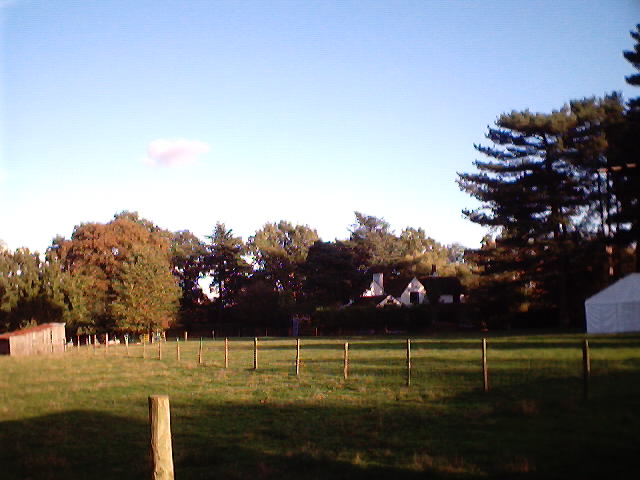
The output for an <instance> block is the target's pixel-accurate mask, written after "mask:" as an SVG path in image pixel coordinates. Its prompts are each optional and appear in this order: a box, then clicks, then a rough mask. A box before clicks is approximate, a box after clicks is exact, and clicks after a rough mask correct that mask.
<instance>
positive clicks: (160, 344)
mask: <svg viewBox="0 0 640 480" xmlns="http://www.w3.org/2000/svg"><path fill="white" fill-rule="evenodd" d="M158 360H162V342H158Z"/></svg>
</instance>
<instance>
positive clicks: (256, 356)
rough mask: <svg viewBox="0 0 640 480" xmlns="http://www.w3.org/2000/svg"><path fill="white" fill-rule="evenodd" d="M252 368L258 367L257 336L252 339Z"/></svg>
mask: <svg viewBox="0 0 640 480" xmlns="http://www.w3.org/2000/svg"><path fill="white" fill-rule="evenodd" d="M253 369H254V370H257V369H258V337H255V338H254V339H253Z"/></svg>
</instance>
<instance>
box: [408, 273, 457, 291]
mask: <svg viewBox="0 0 640 480" xmlns="http://www.w3.org/2000/svg"><path fill="white" fill-rule="evenodd" d="M418 280H419V281H420V283H422V285H424V288H425V289H426V290H427V292H429V293H437V294H439V295H460V294H462V291H463V289H462V284H461V283H460V280H458V278H456V277H437V276H435V277H420V278H418Z"/></svg>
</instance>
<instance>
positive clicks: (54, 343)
mask: <svg viewBox="0 0 640 480" xmlns="http://www.w3.org/2000/svg"><path fill="white" fill-rule="evenodd" d="M65 343H66V335H65V331H64V323H43V324H42V325H37V326H35V327H30V328H25V329H23V330H16V331H14V332H9V333H3V334H2V335H0V355H12V356H21V357H24V356H27V355H37V354H41V353H56V352H64V345H65Z"/></svg>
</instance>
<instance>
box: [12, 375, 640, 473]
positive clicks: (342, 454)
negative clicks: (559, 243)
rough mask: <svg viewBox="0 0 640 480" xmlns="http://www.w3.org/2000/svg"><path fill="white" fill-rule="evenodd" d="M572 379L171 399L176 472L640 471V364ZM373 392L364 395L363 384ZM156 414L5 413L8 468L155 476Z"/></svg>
mask: <svg viewBox="0 0 640 480" xmlns="http://www.w3.org/2000/svg"><path fill="white" fill-rule="evenodd" d="M563 383H565V382H564V381H563V380H562V379H560V380H550V381H542V382H539V383H536V384H535V385H534V384H532V385H529V386H528V387H526V388H523V387H522V386H501V387H499V388H492V390H491V391H490V392H488V393H487V394H484V393H482V392H479V391H477V390H476V391H472V392H465V393H461V394H460V395H457V396H454V397H451V398H449V399H447V400H446V404H442V403H438V402H433V401H430V400H429V398H428V391H418V392H416V391H415V390H407V389H403V388H399V389H398V390H397V393H396V399H395V402H394V401H390V402H387V403H384V404H375V403H365V404H363V405H358V404H353V403H350V404H346V405H344V406H343V405H341V404H340V402H339V400H334V401H331V402H328V401H327V400H330V399H329V398H325V397H326V396H328V395H329V393H328V392H326V391H324V392H323V391H319V392H318V393H317V395H316V397H315V398H312V399H310V400H309V402H308V403H303V402H298V403H291V402H286V401H284V400H277V399H274V398H272V397H270V394H269V392H268V391H264V392H262V391H256V392H254V393H255V395H254V398H253V400H251V401H247V402H243V403H238V404H236V403H231V404H229V403H224V404H221V403H216V402H214V401H212V399H211V397H206V398H202V399H198V398H197V397H189V396H178V397H177V398H175V399H174V400H172V405H171V411H172V429H173V450H174V458H175V470H176V478H178V479H209V478H225V479H244V478H252V479H278V480H284V479H298V480H304V479H323V478H335V479H342V478H344V479H365V478H366V479H371V478H393V479H398V480H403V479H407V480H411V479H418V478H440V479H455V478H466V479H474V478H487V476H489V477H490V478H527V479H531V478H624V477H623V474H624V473H627V472H634V471H635V472H637V470H638V468H640V460H639V458H638V456H637V455H636V449H637V432H638V431H639V429H640V415H639V414H638V412H637V404H638V403H637V402H638V399H639V398H640V374H638V372H633V373H619V374H615V375H608V376H606V377H596V378H594V379H593V387H594V388H593V396H592V398H590V399H589V400H588V401H586V402H585V401H583V400H582V399H581V396H580V393H579V391H577V392H576V391H575V390H571V391H572V392H573V393H571V394H567V393H566V390H564V388H565V387H563ZM363 396H366V393H363ZM148 428H149V427H148V424H147V422H146V419H135V418H129V417H127V416H126V412H124V413H123V415H122V416H117V415H108V414H105V413H101V412H95V411H68V412H63V413H56V414H51V415H45V416H41V417H36V418H27V419H24V420H19V421H10V422H3V423H0V462H1V463H0V465H1V466H2V467H1V468H2V470H0V477H1V478H3V479H14V478H15V479H34V480H35V479H60V478H65V479H87V478H91V479H111V478H114V479H133V478H136V479H139V478H146V477H148V469H149V460H148V446H147V445H148V444H147V442H148V435H149V434H148Z"/></svg>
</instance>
